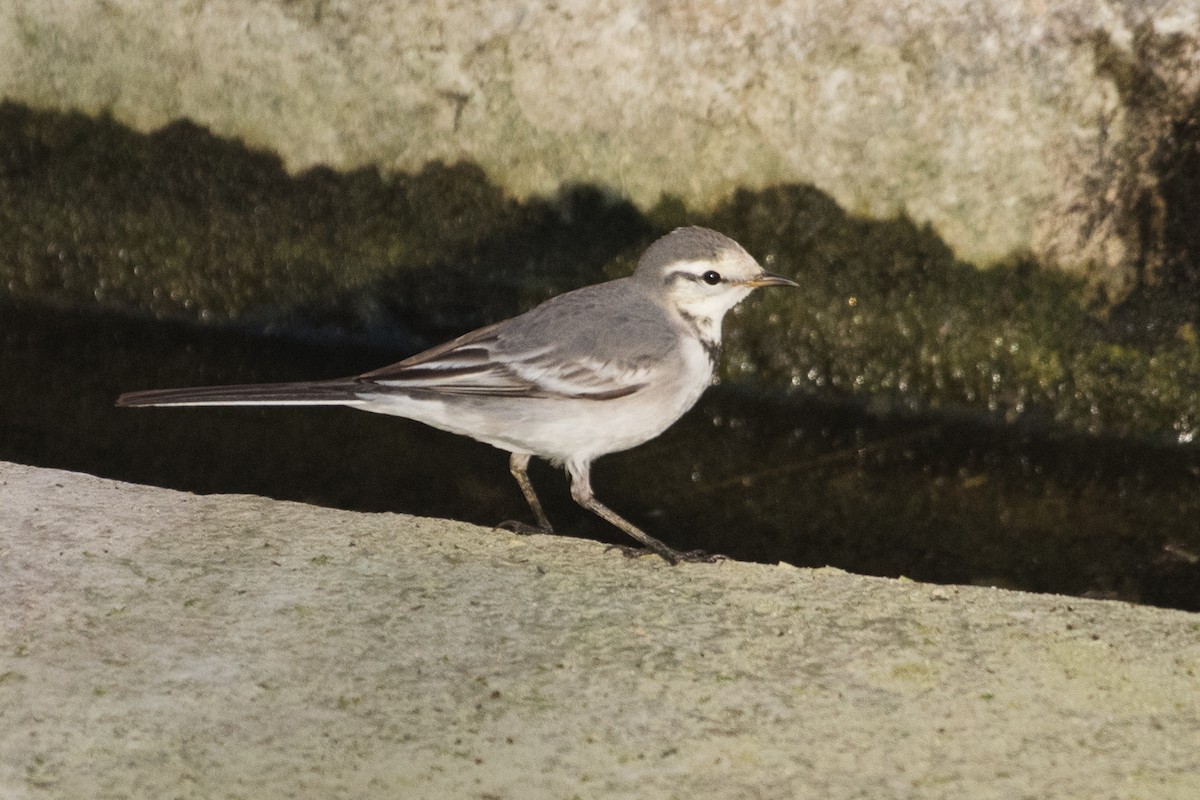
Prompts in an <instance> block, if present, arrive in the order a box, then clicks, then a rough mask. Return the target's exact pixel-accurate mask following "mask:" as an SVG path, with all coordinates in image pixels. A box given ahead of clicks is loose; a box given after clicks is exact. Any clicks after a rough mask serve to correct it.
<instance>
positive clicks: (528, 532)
mask: <svg viewBox="0 0 1200 800" xmlns="http://www.w3.org/2000/svg"><path fill="white" fill-rule="evenodd" d="M496 527H497V528H499V529H500V530H502V531H509V532H510V533H515V534H517V535H519V536H532V535H533V534H535V533H554V530H553V529H552V528H549V527H546V528H543V527H541V526H540V525H530V524H529V523H527V522H521V521H520V520H515V519H506V520H504V521H503V522H501V523H500V524H498V525H497V526H496Z"/></svg>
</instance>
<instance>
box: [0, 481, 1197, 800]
mask: <svg viewBox="0 0 1200 800" xmlns="http://www.w3.org/2000/svg"><path fill="white" fill-rule="evenodd" d="M0 603H2V604H3V608H4V613H3V615H2V622H0V625H2V626H3V627H2V629H0V630H2V631H3V633H2V634H0V637H2V640H3V646H2V647H0V795H2V796H4V797H6V798H42V797H54V798H58V797H62V798H77V797H133V798H163V797H173V798H176V797H178V798H191V797H197V798H199V797H253V798H276V797H279V798H282V797H320V798H341V797H346V798H351V797H353V798H370V797H381V798H385V797H386V798H395V797H489V798H530V797H535V798H536V797H613V796H618V797H626V796H628V797H635V796H636V797H702V796H703V797H812V798H823V799H827V798H842V797H871V798H890V797H922V798H928V797H946V798H961V797H971V798H987V797H1006V798H1007V797H1039V798H1048V797H1105V798H1171V797H1178V798H1184V797H1189V798H1190V797H1197V796H1200V771H1198V770H1197V767H1196V763H1197V762H1196V754H1197V753H1198V752H1200V712H1198V710H1197V709H1198V707H1200V703H1198V700H1200V689H1198V687H1200V678H1198V677H1197V672H1198V671H1200V617H1197V616H1195V615H1190V614H1186V613H1181V612H1173V611H1167V610H1162V609H1155V608H1145V607H1137V606H1130V605H1125V604H1120V603H1112V602H1097V601H1088V600H1080V599H1075V598H1064V597H1054V596H1039V595H1030V594H1022V593H1018V592H1009V591H1000V590H992V589H981V588H967V587H935V586H928V585H921V584H914V583H910V582H904V581H891V580H880V579H871V578H864V577H858V576H854V575H848V574H845V573H841V572H838V571H835V570H807V569H796V568H793V567H789V566H784V565H780V566H763V565H754V564H741V563H732V562H730V563H722V564H717V565H685V566H681V567H677V568H670V567H667V566H666V565H665V564H663V563H662V562H660V561H658V560H655V559H650V558H645V559H640V560H626V559H624V558H622V557H620V555H618V554H616V553H612V552H605V550H604V548H603V547H602V546H600V545H598V544H595V543H591V542H585V541H577V540H572V539H568V538H557V537H532V538H521V537H517V536H513V535H510V534H507V533H502V532H498V531H493V530H487V529H482V528H476V527H473V526H469V525H464V524H459V523H454V522H446V521H442V520H429V519H416V518H412V517H406V516H399V515H389V514H357V513H348V512H343V511H334V510H329V509H323V508H314V507H309V506H303V505H298V504H291V503H279V502H274V501H271V500H265V499H261V498H254V497H227V496H212V497H196V496H192V495H188V494H182V493H179V492H172V491H166V490H162V489H154V488H147V487H142V486H131V485H126V484H121V483H116V482H113V481H108V480H102V479H99V478H94V477H91V476H88V475H78V474H72V473H65V472H58V471H53V470H45V469H37V468H32V467H25V466H18V465H13V464H3V463H0Z"/></svg>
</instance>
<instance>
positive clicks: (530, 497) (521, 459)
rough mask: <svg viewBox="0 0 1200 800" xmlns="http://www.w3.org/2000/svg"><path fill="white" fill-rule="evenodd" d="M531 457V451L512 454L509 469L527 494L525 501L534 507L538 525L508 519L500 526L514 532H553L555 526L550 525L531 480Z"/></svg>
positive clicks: (522, 490) (523, 492)
mask: <svg viewBox="0 0 1200 800" xmlns="http://www.w3.org/2000/svg"><path fill="white" fill-rule="evenodd" d="M529 458H530V455H529V453H513V454H511V455H510V456H509V458H508V469H509V471H510V472H512V476H513V477H514V478H516V479H517V485H518V486H520V487H521V494H523V495H525V502H527V503H529V507H530V508H531V509H533V515H534V516H535V517H537V522H538V526H537V527H536V528H534V527H533V526H532V525H526V524H525V523H524V522H517V521H516V520H507V521H505V522H501V523H500V525H499V527H501V528H504V529H505V530H510V531H513V532H514V533H553V532H554V528H552V527H550V520H549V519H547V518H546V512H545V511H542V504H541V501H539V500H538V496H537V494H536V493H535V492H534V491H533V483H532V482H530V480H529Z"/></svg>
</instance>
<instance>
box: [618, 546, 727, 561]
mask: <svg viewBox="0 0 1200 800" xmlns="http://www.w3.org/2000/svg"><path fill="white" fill-rule="evenodd" d="M609 550H618V551H620V553H621V555H623V556H625V557H626V558H642V557H643V556H658V557H660V558H661V559H662V560H663V561H666V562H667V563H668V564H670V565H671V566H675V565H676V564H679V563H682V562H687V563H691V564H715V563H717V562H718V561H726V560H728V558H729V557H728V556H723V555H721V554H720V553H709V552H706V551H704V550H675V549H674V548H671V547H667V546H666V545H663V548H662V550H659V549H657V548H649V547H634V546H633V545H627V544H610V545H608V546H607V547H606V548H605V552H607V551H609Z"/></svg>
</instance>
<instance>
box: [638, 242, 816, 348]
mask: <svg viewBox="0 0 1200 800" xmlns="http://www.w3.org/2000/svg"><path fill="white" fill-rule="evenodd" d="M634 278H635V279H636V280H637V281H638V282H640V283H643V284H645V285H647V286H648V287H649V288H650V290H651V291H652V292H653V293H654V294H655V296H656V297H658V298H659V299H660V301H661V302H662V303H663V305H665V306H666V307H668V308H669V309H672V310H674V311H676V312H678V313H680V314H682V315H684V316H686V317H690V318H693V319H702V320H707V321H711V324H713V325H715V326H716V327H718V328H719V327H720V324H721V320H722V318H723V317H724V316H725V313H726V312H727V311H729V310H730V309H731V308H733V307H734V306H736V305H737V304H738V303H740V302H741V301H742V300H744V299H746V296H747V295H749V294H750V292H752V291H754V290H755V289H757V288H758V287H760V286H798V285H799V284H797V283H796V282H795V281H793V280H790V279H788V278H785V277H783V276H782V275H773V274H771V273H770V272H767V271H766V270H764V269H763V268H762V267H761V266H759V263H758V262H757V261H755V260H754V257H753V256H751V255H750V254H749V253H747V252H746V251H745V250H744V249H743V248H742V246H741V245H740V244H738V243H737V242H735V241H734V240H733V239H730V238H729V237H728V236H724V235H723V234H720V233H717V232H716V231H713V230H709V229H708V228H698V227H688V228H676V229H675V230H673V231H671V232H670V233H668V234H667V235H666V236H663V237H662V238H661V239H658V240H657V241H655V242H654V244H652V245H650V247H648V248H647V249H646V252H645V253H643V254H642V257H641V259H640V260H639V261H638V265H637V269H636V270H635V271H634Z"/></svg>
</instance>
